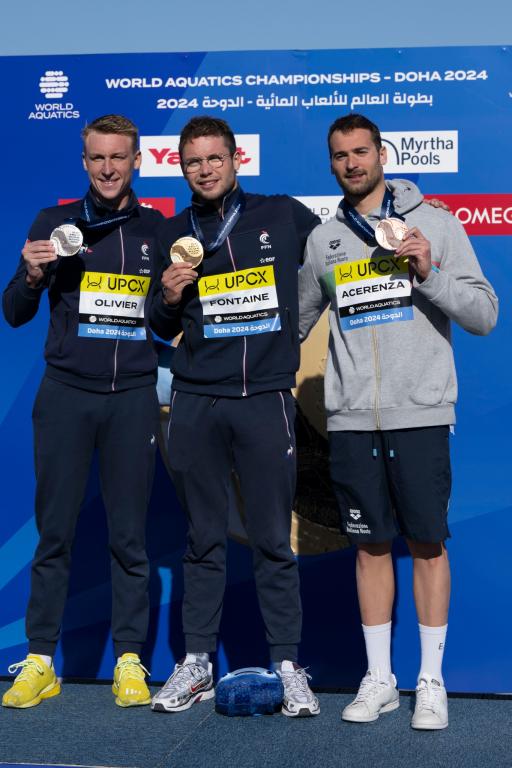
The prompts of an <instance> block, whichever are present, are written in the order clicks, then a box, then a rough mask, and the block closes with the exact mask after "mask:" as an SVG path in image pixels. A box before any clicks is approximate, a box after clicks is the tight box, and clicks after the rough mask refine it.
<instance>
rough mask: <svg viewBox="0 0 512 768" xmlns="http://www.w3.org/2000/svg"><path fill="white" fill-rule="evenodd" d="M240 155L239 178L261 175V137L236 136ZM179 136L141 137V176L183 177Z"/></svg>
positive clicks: (255, 134)
mask: <svg viewBox="0 0 512 768" xmlns="http://www.w3.org/2000/svg"><path fill="white" fill-rule="evenodd" d="M235 140H236V146H237V149H238V152H239V154H240V170H239V171H238V175H239V176H259V175H260V136H259V134H258V133H245V134H239V135H237V136H235ZM179 141H180V137H179V136H141V137H140V151H141V152H142V164H141V167H140V171H139V175H140V176H181V175H182V173H181V167H180V155H179V152H178V144H179Z"/></svg>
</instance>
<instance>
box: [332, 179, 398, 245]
mask: <svg viewBox="0 0 512 768" xmlns="http://www.w3.org/2000/svg"><path fill="white" fill-rule="evenodd" d="M339 208H341V210H342V211H343V214H344V216H345V220H346V223H347V226H349V227H350V229H351V230H352V232H354V233H355V234H356V235H357V236H358V237H360V238H361V239H362V240H364V242H365V243H366V244H367V245H371V246H374V245H377V240H376V239H375V230H374V229H373V227H371V226H370V224H368V222H367V221H366V219H365V218H363V216H361V214H360V213H359V212H358V211H357V210H356V209H355V208H354V206H352V205H350V203H349V202H347V200H346V199H345V198H343V200H342V201H341V203H340V204H339ZM379 218H380V219H391V218H394V219H401V221H405V219H404V217H403V216H400V214H398V213H397V212H396V211H395V206H394V204H393V195H392V194H391V192H390V191H389V189H386V192H385V193H384V199H383V200H382V206H381V209H380V216H379Z"/></svg>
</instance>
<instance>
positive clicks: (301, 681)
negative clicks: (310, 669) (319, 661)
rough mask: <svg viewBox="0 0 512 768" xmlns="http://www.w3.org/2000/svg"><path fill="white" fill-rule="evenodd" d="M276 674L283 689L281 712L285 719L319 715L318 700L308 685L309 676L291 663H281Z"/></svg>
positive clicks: (277, 666)
mask: <svg viewBox="0 0 512 768" xmlns="http://www.w3.org/2000/svg"><path fill="white" fill-rule="evenodd" d="M276 672H277V674H278V675H279V677H280V678H281V680H282V682H283V687H284V696H283V706H282V707H281V712H282V714H283V715H286V716H287V717H309V716H311V715H319V714H320V704H319V703H318V699H317V697H316V696H315V694H314V693H313V691H312V690H311V688H310V687H309V685H308V680H311V675H308V674H307V672H306V670H305V669H302V667H299V665H298V664H295V662H293V661H282V662H281V664H280V665H276Z"/></svg>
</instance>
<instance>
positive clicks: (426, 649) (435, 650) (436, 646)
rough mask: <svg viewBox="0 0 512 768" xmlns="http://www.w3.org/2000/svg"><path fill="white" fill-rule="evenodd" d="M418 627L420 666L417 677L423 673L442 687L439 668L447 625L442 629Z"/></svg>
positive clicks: (441, 674) (441, 675)
mask: <svg viewBox="0 0 512 768" xmlns="http://www.w3.org/2000/svg"><path fill="white" fill-rule="evenodd" d="M418 626H419V628H420V641H421V666H420V674H419V677H421V675H422V673H425V674H426V675H430V676H431V677H433V678H434V680H437V681H438V682H439V683H441V685H443V673H442V672H441V666H442V664H443V654H444V645H445V640H446V630H447V629H448V624H445V625H444V627H425V626H424V625H423V624H419V625H418Z"/></svg>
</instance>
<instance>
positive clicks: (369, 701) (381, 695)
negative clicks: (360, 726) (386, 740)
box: [341, 671, 400, 723]
mask: <svg viewBox="0 0 512 768" xmlns="http://www.w3.org/2000/svg"><path fill="white" fill-rule="evenodd" d="M399 706H400V699H399V693H398V689H397V687H396V677H395V676H394V675H391V676H390V677H389V679H388V680H380V679H379V678H378V677H376V676H375V675H374V674H372V672H371V671H368V672H367V673H366V675H365V676H364V677H363V679H362V680H361V685H360V686H359V690H358V692H357V696H356V697H355V699H354V701H352V702H351V703H350V704H349V705H348V706H346V707H345V709H344V710H343V712H342V713H341V719H342V720H348V721H349V722H350V723H372V722H373V721H374V720H377V718H378V717H379V715H382V714H384V713H385V712H392V711H393V710H394V709H398V707H399Z"/></svg>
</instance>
